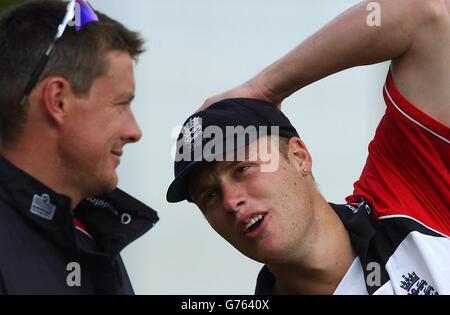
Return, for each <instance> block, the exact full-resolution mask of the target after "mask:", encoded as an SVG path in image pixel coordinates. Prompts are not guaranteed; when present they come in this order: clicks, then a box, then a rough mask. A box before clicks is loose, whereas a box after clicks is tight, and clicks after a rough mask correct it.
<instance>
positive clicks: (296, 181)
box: [167, 99, 450, 295]
mask: <svg viewBox="0 0 450 315" xmlns="http://www.w3.org/2000/svg"><path fill="white" fill-rule="evenodd" d="M176 153H177V155H176V161H175V179H174V181H173V182H172V184H171V185H170V187H169V189H168V192H167V200H168V201H169V202H179V201H182V200H188V201H190V202H194V203H195V204H196V205H197V206H198V207H199V208H200V210H201V211H202V213H203V214H204V216H205V218H206V219H207V221H208V222H209V224H210V225H211V226H212V227H213V228H214V230H215V231H216V232H217V233H218V234H220V235H221V236H222V237H223V238H224V239H225V240H226V241H228V242H229V243H230V244H232V245H233V246H234V247H235V248H236V249H238V250H239V251H240V252H241V253H243V254H244V255H246V256H248V257H249V258H251V259H254V260H256V261H258V262H261V263H264V264H265V266H264V268H263V269H262V270H261V272H260V274H259V276H258V281H257V286H256V290H255V292H256V294H408V293H409V294H427V295H429V294H443V293H448V292H450V286H449V282H448V279H447V278H448V275H447V273H445V270H447V269H448V265H447V258H445V257H443V256H442V255H444V256H445V255H446V254H447V252H446V251H445V250H444V249H445V248H449V246H450V240H449V239H448V238H446V237H445V236H443V235H442V234H441V233H439V232H437V231H434V230H433V229H430V228H428V227H426V226H424V225H422V224H420V223H418V222H416V221H415V220H410V219H405V218H404V217H401V218H397V217H394V218H386V219H384V220H382V221H381V222H380V221H379V220H378V219H377V216H376V213H375V211H374V209H373V208H372V206H371V204H370V203H369V202H368V201H367V200H365V199H363V200H362V201H360V202H359V203H351V204H346V205H336V204H331V203H328V202H327V201H326V200H325V198H324V197H323V196H322V195H321V193H320V192H319V190H318V188H317V187H316V183H315V180H314V177H313V175H312V159H311V156H310V154H309V152H308V149H307V148H306V146H305V144H304V143H303V142H302V141H301V140H300V138H299V136H298V133H297V131H296V130H295V128H294V127H293V126H292V125H291V124H290V122H289V120H288V118H287V117H286V116H284V114H283V113H282V112H281V111H280V110H279V109H277V108H276V107H275V106H273V105H272V104H269V103H266V102H264V101H259V100H254V99H225V100H222V101H220V102H217V103H215V104H213V105H211V106H210V107H208V108H207V109H205V110H202V111H200V112H198V113H195V114H194V115H192V116H190V117H189V118H188V119H187V120H186V122H185V124H184V125H183V128H182V131H181V133H180V136H179V138H178V141H177V152H176ZM274 165H275V167H274ZM268 166H270V167H268ZM411 246H412V247H413V248H414V250H411V249H410V248H409V247H411ZM417 253H420V257H421V258H420V259H418V258H417V257H416V255H417ZM436 255H440V256H439V257H436Z"/></svg>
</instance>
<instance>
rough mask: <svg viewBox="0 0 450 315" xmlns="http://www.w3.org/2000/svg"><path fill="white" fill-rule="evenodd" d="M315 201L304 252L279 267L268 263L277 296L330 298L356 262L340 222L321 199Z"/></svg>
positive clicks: (320, 197)
mask: <svg viewBox="0 0 450 315" xmlns="http://www.w3.org/2000/svg"><path fill="white" fill-rule="evenodd" d="M316 199H317V200H315V202H314V205H313V206H314V211H315V213H316V216H315V219H314V223H313V226H312V227H311V228H312V229H311V233H309V235H310V236H311V237H310V239H309V240H307V242H306V243H305V244H306V245H305V248H306V249H305V250H304V251H303V252H302V254H300V255H298V256H297V257H294V258H293V259H291V260H287V261H285V262H283V263H281V264H270V263H268V267H269V269H270V270H271V271H272V273H273V274H274V275H275V277H276V278H277V281H276V284H275V288H274V291H275V293H277V294H333V293H334V291H335V290H336V288H337V286H338V285H339V283H340V281H341V280H342V278H343V277H344V275H345V273H346V272H347V270H348V269H349V268H350V266H351V264H352V263H353V261H354V259H355V258H356V254H355V252H354V251H353V248H352V246H351V243H350V239H349V236H348V233H347V231H346V229H345V227H344V225H343V223H342V221H341V220H340V218H339V217H338V216H337V214H336V213H335V211H334V210H333V209H332V208H331V207H330V205H329V204H328V203H327V202H326V201H325V199H323V197H322V196H318V198H316Z"/></svg>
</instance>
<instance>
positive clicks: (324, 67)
mask: <svg viewBox="0 0 450 315" xmlns="http://www.w3.org/2000/svg"><path fill="white" fill-rule="evenodd" d="M370 3H374V4H375V5H379V8H380V13H381V19H380V22H381V23H380V25H379V26H369V24H368V23H367V21H368V16H369V15H370V14H371V13H372V12H371V11H370V8H373V6H371V5H369V4H370ZM449 9H450V0H380V1H364V2H361V3H359V4H358V5H355V6H354V7H352V8H350V9H349V10H347V11H346V12H344V13H343V14H341V15H339V16H338V17H337V18H335V19H334V20H333V21H331V22H330V23H329V24H327V25H326V26H325V27H323V28H322V29H321V30H319V31H318V32H317V33H315V34H314V35H312V36H311V37H309V38H308V39H306V40H305V41H304V42H303V43H301V44H300V45H299V46H298V47H296V48H295V49H294V50H292V51H291V52H290V53H288V54H287V55H286V56H284V57H282V58H281V59H279V60H278V61H276V62H275V63H273V64H272V65H270V66H269V67H267V68H266V69H264V70H263V71H262V72H261V73H259V74H258V75H257V76H255V77H254V78H252V79H251V80H249V81H247V82H245V83H244V84H242V85H241V86H239V87H237V88H235V89H232V90H230V91H228V92H225V93H223V94H221V95H217V96H215V97H212V98H210V99H208V100H207V101H206V102H205V104H204V105H205V106H208V105H210V104H211V103H212V102H214V101H217V100H219V99H221V98H227V97H238V96H239V97H250V98H258V99H264V100H266V101H269V102H272V103H274V104H276V105H280V104H281V102H282V101H283V100H284V99H285V98H286V97H288V96H289V95H291V94H292V93H294V92H296V91H297V90H299V89H301V88H302V87H305V86H307V85H309V84H311V83H313V82H315V81H318V80H320V79H322V78H324V77H326V76H328V75H331V74H333V73H336V72H339V71H341V70H344V69H347V68H351V67H354V66H360V65H368V64H374V63H378V62H382V61H386V60H393V72H394V78H395V80H396V83H397V85H398V86H399V89H400V90H401V92H402V93H403V94H404V95H405V96H406V97H407V98H410V99H411V100H412V101H413V102H414V103H416V104H420V105H421V106H423V108H422V109H424V110H425V111H428V112H431V113H432V114H434V115H435V116H438V118H440V119H441V120H444V121H446V122H447V123H449V122H448V116H447V117H444V116H445V114H444V112H445V111H444V109H446V111H447V112H448V111H449V106H450V104H449V103H450V102H449V101H450V94H449V92H448V90H449V89H448V87H449V86H450V74H449V73H450V22H449ZM369 20H370V19H369ZM375 22H376V21H375ZM424 86H426V87H425V88H424ZM419 87H420V88H419ZM418 88H419V90H422V94H421V95H420V94H418V93H416V92H417V91H418ZM424 89H425V93H423V90H424ZM444 107H446V108H444ZM447 115H448V114H447Z"/></svg>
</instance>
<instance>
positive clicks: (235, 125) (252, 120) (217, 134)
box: [167, 98, 299, 202]
mask: <svg viewBox="0 0 450 315" xmlns="http://www.w3.org/2000/svg"><path fill="white" fill-rule="evenodd" d="M272 134H276V135H277V136H279V137H283V138H288V139H289V138H291V137H299V135H298V133H297V130H295V128H294V126H292V124H291V122H290V121H289V119H288V118H287V117H286V116H285V115H284V114H283V113H282V112H281V111H280V110H279V109H278V108H276V107H275V106H274V105H272V104H270V103H267V102H264V101H260V100H254V99H248V98H233V99H226V100H222V101H220V102H217V103H215V104H213V105H211V106H210V107H208V108H207V109H205V110H202V111H199V112H197V113H195V114H193V115H191V116H190V117H189V118H188V119H187V120H186V121H185V123H184V124H183V127H182V129H181V132H180V134H179V136H178V140H177V145H176V154H175V164H174V171H175V179H174V180H173V182H172V183H171V184H170V186H169V189H168V190H167V201H168V202H179V201H183V200H185V199H186V200H188V201H191V199H190V194H189V190H188V187H187V178H188V177H189V175H190V174H191V173H192V172H193V171H194V170H195V169H196V168H197V167H198V166H199V165H201V164H202V163H205V162H212V161H214V160H222V161H223V160H224V159H225V158H224V157H225V155H226V154H228V153H230V152H233V151H236V150H238V149H241V148H243V147H245V146H247V145H249V144H250V143H252V142H253V141H255V140H257V139H258V138H259V137H262V136H265V135H272ZM220 158H221V159H220Z"/></svg>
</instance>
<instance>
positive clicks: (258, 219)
mask: <svg viewBox="0 0 450 315" xmlns="http://www.w3.org/2000/svg"><path fill="white" fill-rule="evenodd" d="M263 217H264V216H263V215H262V214H260V215H258V216H256V217H253V218H252V219H251V220H250V222H248V223H247V225H245V227H244V232H247V231H248V229H249V228H251V227H252V225H253V224H255V223H256V222H259V221H261V220H262V218H263Z"/></svg>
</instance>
